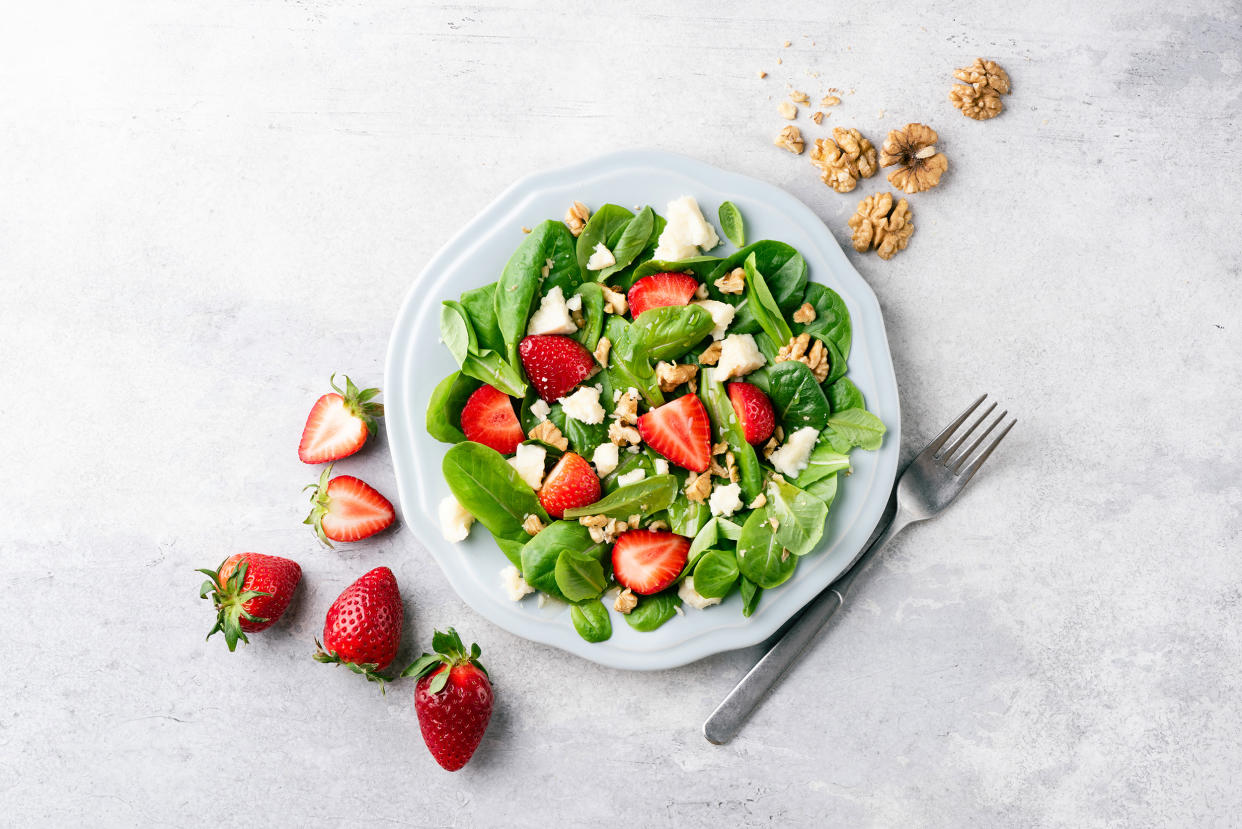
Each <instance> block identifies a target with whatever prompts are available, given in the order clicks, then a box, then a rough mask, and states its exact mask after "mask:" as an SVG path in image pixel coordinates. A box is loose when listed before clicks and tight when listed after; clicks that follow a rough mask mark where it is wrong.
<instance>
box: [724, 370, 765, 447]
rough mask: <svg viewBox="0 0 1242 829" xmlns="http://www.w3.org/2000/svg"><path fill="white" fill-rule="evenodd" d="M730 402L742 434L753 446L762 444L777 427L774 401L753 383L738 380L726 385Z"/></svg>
mask: <svg viewBox="0 0 1242 829" xmlns="http://www.w3.org/2000/svg"><path fill="white" fill-rule="evenodd" d="M726 388H727V389H728V392H729V402H730V403H732V404H733V411H734V413H736V414H737V419H738V422H739V423H740V424H741V426H742V436H743V437H744V438H745V439H746V442H747V443H749V444H751V445H752V446H762V445H763V444H765V443H767V442H768V438H770V437H772V432H773V431H775V429H776V413H775V412H774V411H773V410H772V401H771V400H769V399H768V396H767V395H766V394H764V393H763V390H762V389H761V388H759V387H758V386H756V385H754V384H753V383H744V382H742V381H740V380H739V381H737V382H735V383H730V384H729V385H728V386H726Z"/></svg>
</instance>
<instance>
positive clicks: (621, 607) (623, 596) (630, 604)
mask: <svg viewBox="0 0 1242 829" xmlns="http://www.w3.org/2000/svg"><path fill="white" fill-rule="evenodd" d="M636 607H638V597H637V596H635V595H634V592H633V591H632V590H630V588H628V587H627V588H625V589H624V590H622V591H621V592H620V593H618V594H617V600H616V601H615V602H613V603H612V609H613V610H615V611H617V612H618V613H621V614H624V615H628V614H629V612H630V611H631V610H633V609H634V608H636Z"/></svg>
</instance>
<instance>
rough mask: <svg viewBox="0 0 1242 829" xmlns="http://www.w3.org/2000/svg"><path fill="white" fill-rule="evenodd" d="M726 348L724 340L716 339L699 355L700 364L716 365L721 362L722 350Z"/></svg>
mask: <svg viewBox="0 0 1242 829" xmlns="http://www.w3.org/2000/svg"><path fill="white" fill-rule="evenodd" d="M723 349H724V341H723V340H716V341H715V342H713V343H712V344H711V345H709V346H708V347H707V348H706V350H704V351H703V353H702V354H700V355H699V365H701V366H714V365H716V363H718V362H720V352H721V351H722V350H723Z"/></svg>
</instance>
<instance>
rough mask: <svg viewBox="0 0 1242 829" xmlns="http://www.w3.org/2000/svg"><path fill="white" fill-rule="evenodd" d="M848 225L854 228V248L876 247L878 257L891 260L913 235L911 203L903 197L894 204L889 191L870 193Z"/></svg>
mask: <svg viewBox="0 0 1242 829" xmlns="http://www.w3.org/2000/svg"><path fill="white" fill-rule="evenodd" d="M849 226H850V227H851V228H852V229H853V231H854V250H856V251H858V252H859V253H866V252H867V251H868V250H869V249H871V248H875V249H876V253H877V254H879V257H880V258H881V259H892V258H893V256H895V255H896V254H897V252H898V251H901V250H905V249H906V245H908V244H909V243H910V237H911V236H912V235H913V234H914V224H913V222H912V217H911V215H910V205H909V204H907V203H906V200H905V199H902V200H901V201H899V202H897V204H896V206H894V205H893V194H892V193H872V194H871V195H870V196H867V198H865V199H863V200H862V201H861V202H859V203H858V211H857V212H856V213H855V214H854V215H853V216H851V217H850V220H849Z"/></svg>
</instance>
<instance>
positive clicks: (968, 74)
mask: <svg viewBox="0 0 1242 829" xmlns="http://www.w3.org/2000/svg"><path fill="white" fill-rule="evenodd" d="M953 77H955V78H957V79H958V80H959V81H965V82H966V83H968V84H970V85H971V86H976V85H978V84H982V85H983V86H986V87H987V88H988V89H991V90H992V91H994V92H996V93H998V94H1000V95H1008V94H1009V93H1010V92H1011V91H1012V90H1011V88H1010V85H1009V73H1008V72H1006V71H1005V70H1004V69H1002V68H1001V66H1000V64H998V63H997V62H996V61H992V60H984V59H983V58H975V62H974V63H972V64H971V65H970V66H964V67H962V68H961V69H957V70H955V71H954V72H953Z"/></svg>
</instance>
